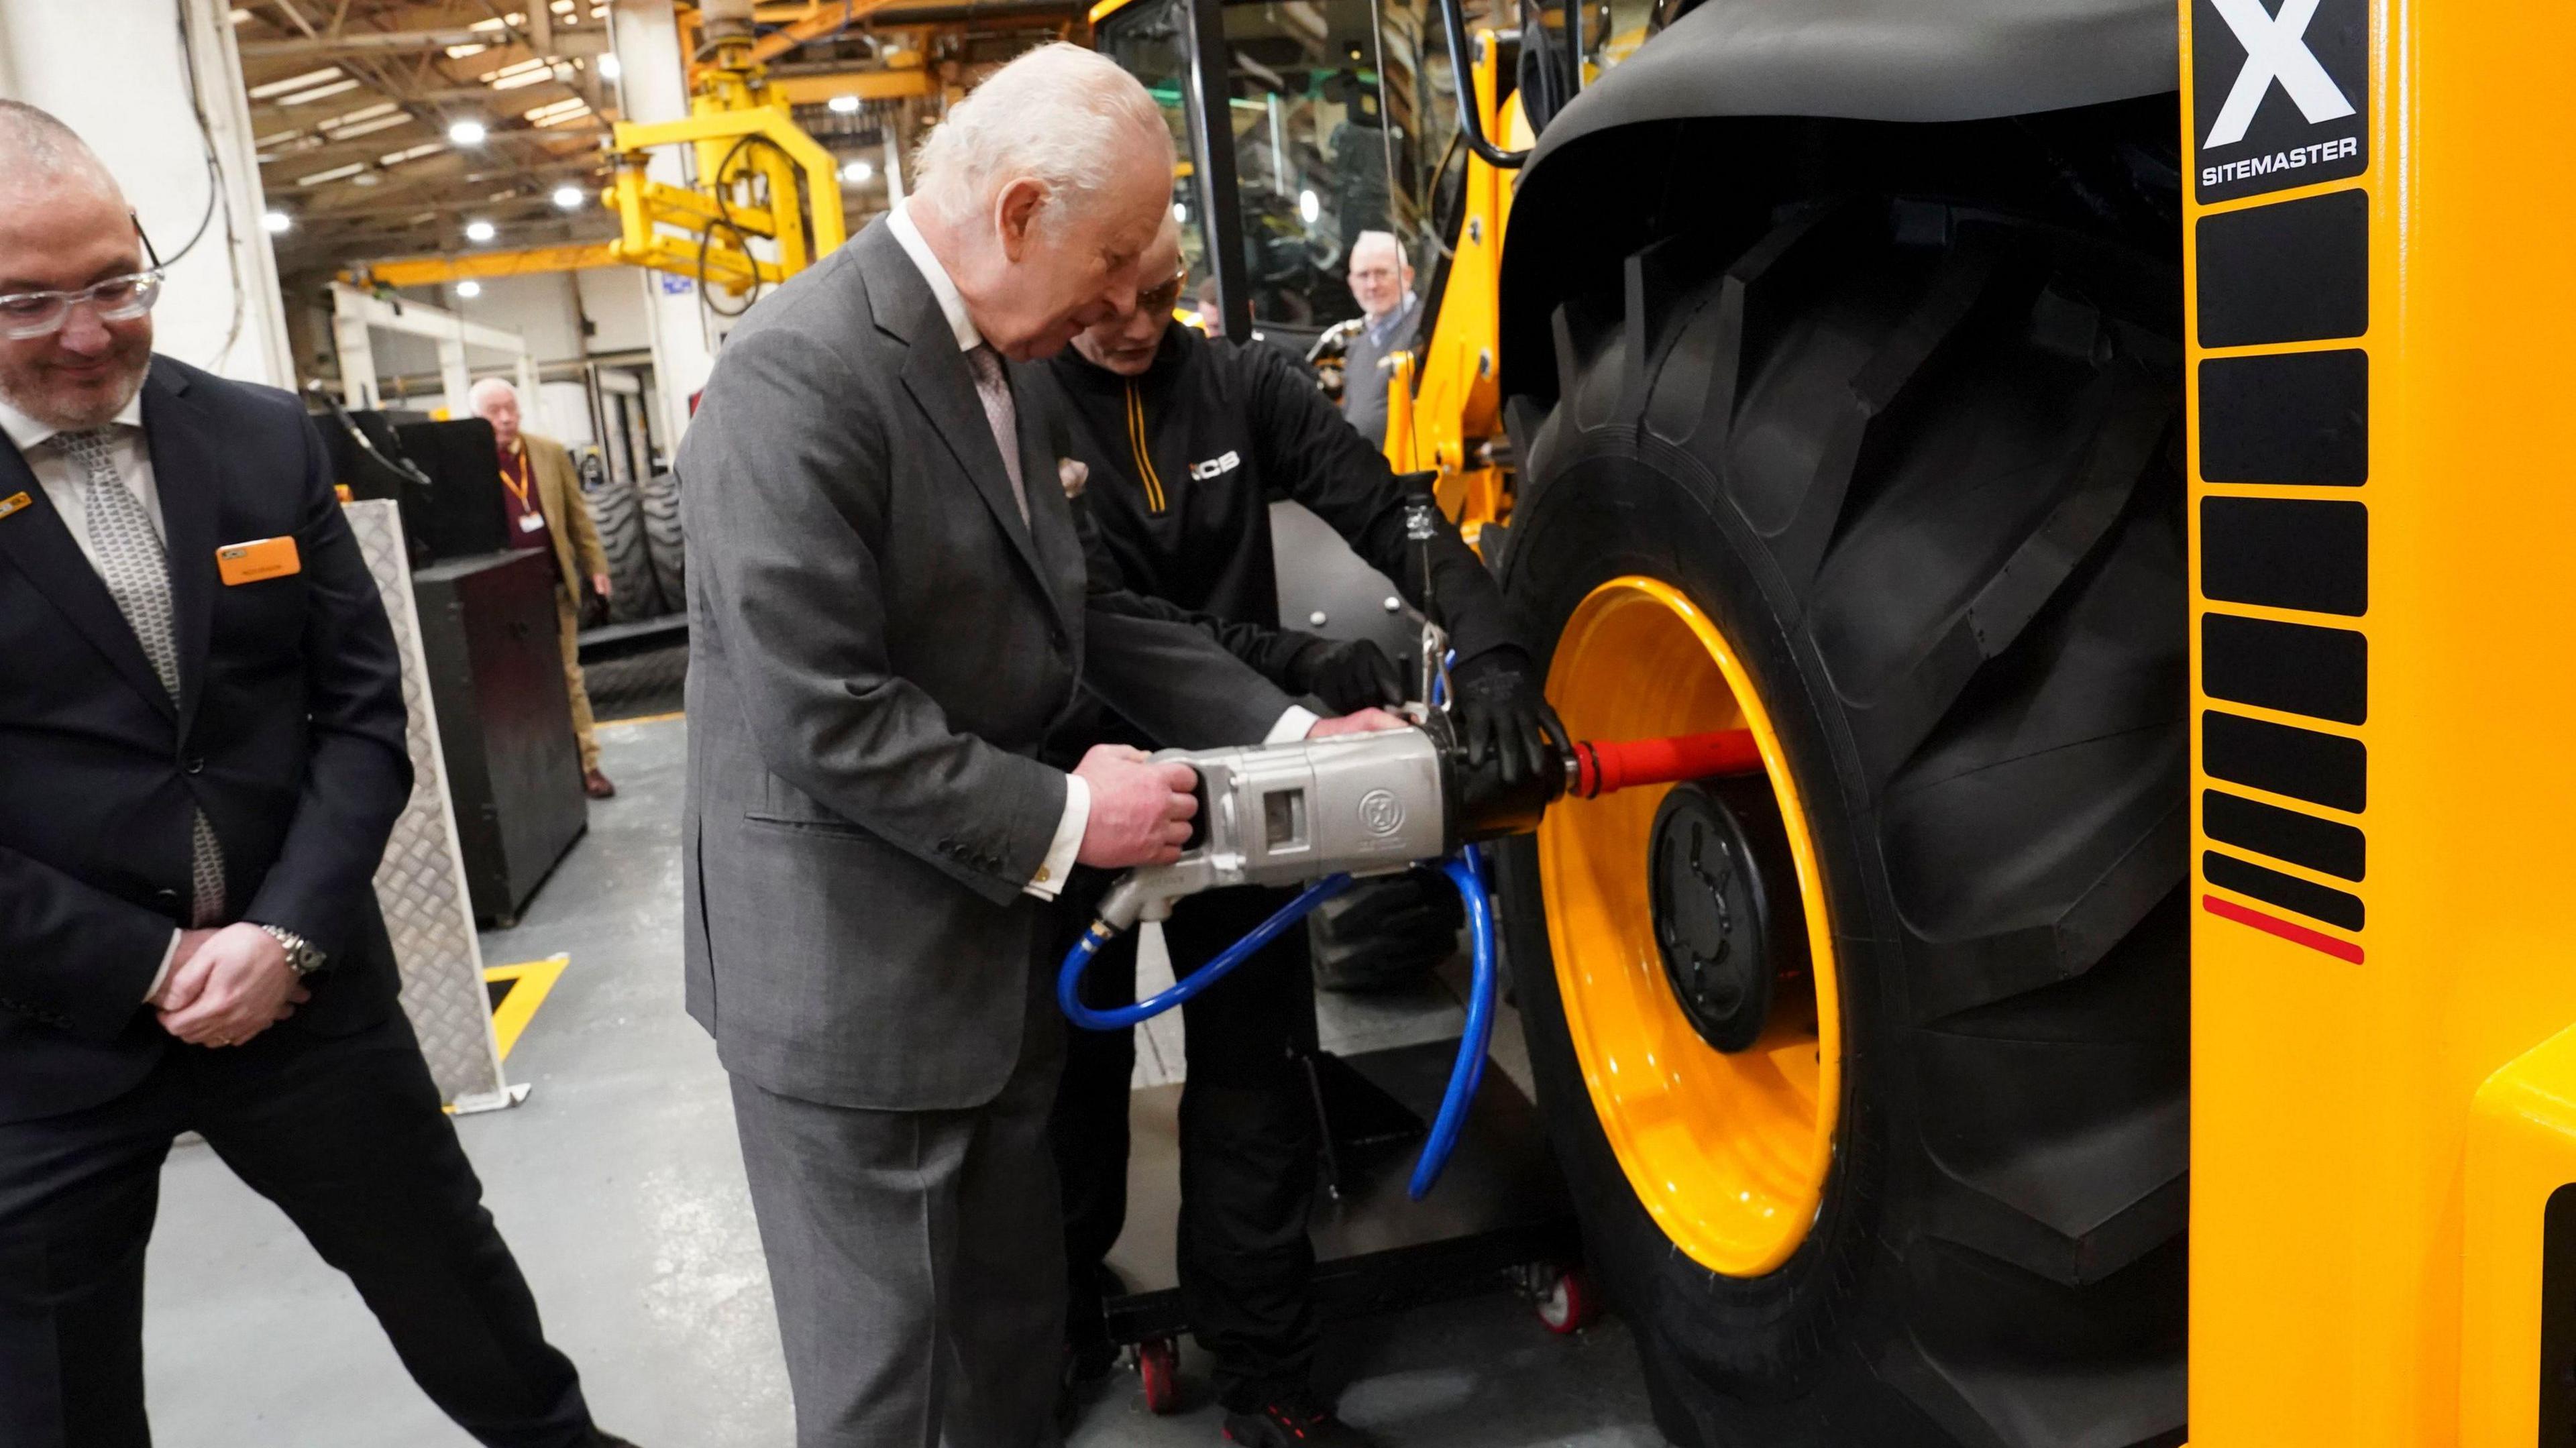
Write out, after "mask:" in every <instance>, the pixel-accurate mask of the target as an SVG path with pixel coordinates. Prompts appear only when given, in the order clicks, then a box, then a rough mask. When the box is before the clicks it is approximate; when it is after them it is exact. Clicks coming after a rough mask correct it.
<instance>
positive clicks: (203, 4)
mask: <svg viewBox="0 0 2576 1448" xmlns="http://www.w3.org/2000/svg"><path fill="white" fill-rule="evenodd" d="M231 14H232V12H231V6H230V5H229V4H226V3H223V0H183V3H182V4H180V5H179V6H178V7H177V8H176V9H175V10H174V8H173V4H172V0H79V3H77V4H75V3H69V0H60V3H57V0H11V3H0V57H5V64H0V95H5V96H8V97H10V98H11V99H15V100H23V101H26V102H28V103H30V104H32V105H37V106H42V107H43V108H44V109H46V110H48V111H50V112H52V113H53V114H54V115H56V116H58V117H60V118H61V119H62V121H63V123H64V124H66V125H68V126H70V127H71V128H72V129H73V130H75V131H78V132H79V133H80V135H81V138H82V139H83V140H85V141H87V142H88V143H89V145H90V148H91V149H92V150H94V151H96V152H98V154H99V158H100V159H101V160H103V161H105V162H106V163H107V168H108V170H109V171H110V172H112V173H114V175H115V176H116V179H117V182H118V184H120V185H121V186H123V187H124V189H125V194H126V197H127V198H128V199H129V200H130V201H132V202H133V204H134V208H135V212H136V214H137V215H138V216H139V217H140V218H141V219H142V222H143V228H144V230H145V232H146V233H148V234H149V235H150V236H151V238H152V242H153V245H154V246H156V247H157V248H159V249H160V252H161V255H162V256H163V258H165V259H168V258H171V257H173V256H175V255H176V254H177V253H178V252H179V250H180V248H182V247H183V246H187V245H188V241H189V238H190V236H191V235H192V234H194V233H196V232H197V228H198V223H199V220H200V218H203V220H204V222H205V231H204V234H203V235H202V236H200V237H198V239H197V241H196V244H195V245H194V246H193V247H189V249H188V251H187V254H186V256H185V257H184V258H181V259H179V260H178V261H176V263H175V264H174V265H173V266H172V267H171V270H170V284H169V287H168V289H167V290H166V291H165V292H164V293H163V295H162V298H161V304H160V306H159V307H158V308H157V309H156V310H155V311H154V313H153V329H154V333H155V338H154V342H155V346H156V347H157V348H158V350H160V351H162V352H165V353H167V354H169V355H171V356H173V357H177V358H179V359H180V360H182V361H186V362H193V363H196V364H197V365H199V366H201V367H206V368H208V369H210V370H212V371H215V372H219V373H222V374H224V375H225V376H228V377H238V378H242V379H244V380H247V381H252V382H265V383H268V384H270V385H272V386H278V387H293V386H294V385H295V364H294V357H293V354H292V352H291V350H290V348H289V346H288V343H287V340H286V309H285V307H284V305H283V304H282V302H281V301H280V299H279V294H278V287H277V266H276V262H275V259H274V258H273V257H272V256H271V254H270V252H269V246H268V233H267V232H266V231H264V230H262V229H261V227H260V214H261V212H262V210H263V209H264V204H263V201H262V194H261V191H260V179H259V160H258V157H257V156H256V155H255V154H254V153H253V151H252V148H251V135H250V108H249V101H248V99H247V98H246V97H245V96H244V95H243V92H242V81H241V58H240V54H239V52H238V51H237V50H236V48H235V46H234V42H233V27H232V18H231ZM183 25H184V26H185V35H186V45H185V46H184V47H183V46H182V43H181V35H182V29H181V27H182V26H183ZM192 81H193V85H192V84H191V82H192ZM192 94H193V96H194V98H195V99H194V101H193V102H192V100H191V96H192ZM201 113H202V124H201V123H200V115H201ZM209 152H211V153H212V155H213V158H214V166H213V167H212V168H211V174H210V168H209V167H208V165H207V157H208V154H209Z"/></svg>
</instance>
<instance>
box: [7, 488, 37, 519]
mask: <svg viewBox="0 0 2576 1448" xmlns="http://www.w3.org/2000/svg"><path fill="white" fill-rule="evenodd" d="M35 505H36V500H35V499H33V498H30V497H28V496H27V495H26V494H24V493H11V494H10V495H9V496H7V497H5V498H0V518H6V517H8V516H9V515H10V514H12V513H15V512H17V511H18V510H19V509H21V508H32V507H34V506H35Z"/></svg>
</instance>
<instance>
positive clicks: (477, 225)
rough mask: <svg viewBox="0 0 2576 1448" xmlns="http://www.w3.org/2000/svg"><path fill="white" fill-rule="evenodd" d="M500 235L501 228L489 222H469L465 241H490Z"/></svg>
mask: <svg viewBox="0 0 2576 1448" xmlns="http://www.w3.org/2000/svg"><path fill="white" fill-rule="evenodd" d="M500 234H501V233H500V228H498V227H496V226H494V225H493V224H492V223H490V222H488V221H469V222H467V223H465V239H466V240H467V241H490V240H491V239H492V238H493V237H495V236H498V235H500Z"/></svg>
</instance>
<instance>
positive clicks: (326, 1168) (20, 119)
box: [0, 101, 617, 1448]
mask: <svg viewBox="0 0 2576 1448" xmlns="http://www.w3.org/2000/svg"><path fill="white" fill-rule="evenodd" d="M140 242H141V235H140V231H139V228H137V226H136V225H135V222H134V219H133V214H132V213H131V212H130V211H129V210H128V209H127V208H126V205H125V202H124V200H123V198H122V197H121V195H120V194H119V193H118V191H117V187H116V183H115V182H114V181H113V180H112V179H111V178H110V177H109V176H108V175H107V173H106V171H105V169H104V168H103V167H102V166H101V165H100V164H99V162H98V159H97V158H96V157H95V156H94V155H92V154H91V153H90V152H89V150H88V148H87V147H85V146H83V145H82V144H81V142H80V140H79V138H78V137H76V136H74V135H73V134H72V133H71V132H70V131H69V130H67V129H65V128H64V127H63V125H62V124H61V123H60V122H59V121H56V120H54V119H53V118H52V117H51V116H48V115H46V114H45V113H43V112H41V111H38V110H35V109H34V108H32V107H28V106H23V105H19V104H17V103H15V102H8V101H0V430H5V431H6V433H7V435H8V439H9V445H8V446H6V447H0V660H5V661H6V663H5V666H0V1443H6V1444H9V1445H11V1448H128V1445H132V1448H142V1445H146V1444H148V1443H149V1442H150V1441H151V1433H150V1429H149V1427H148V1426H147V1425H146V1423H145V1421H144V1406H143V1405H144V1393H143V1348H142V1325H143V1324H142V1318H143V1258H144V1243H145V1240H146V1238H147V1237H149V1236H150V1234H151V1231H152V1223H153V1215H154V1209H155V1206H156V1202H157V1193H158V1187H159V1178H160V1170H161V1163H162V1160H163V1158H164V1157H165V1156H166V1155H167V1154H168V1152H169V1149H170V1144H171V1141H172V1140H173V1138H175V1137H176V1136H177V1135H178V1134H179V1133H180V1132H182V1131H189V1130H194V1131H197V1132H199V1133H202V1134H203V1135H204V1137H205V1139H206V1142H207V1143H208V1145H210V1146H212V1147H213V1148H214V1150H215V1152H216V1153H217V1154H218V1155H220V1156H221V1157H222V1158H223V1159H224V1161H225V1162H226V1164H228V1165H230V1166H231V1167H232V1168H233V1170H234V1171H235V1172H237V1173H238V1174H239V1175H240V1176H241V1177H242V1179H243V1180H244V1181H246V1182H248V1183H249V1184H250V1185H251V1187H252V1188H253V1189H255V1190H257V1191H258V1192H260V1193H261V1194H262V1195H264V1196H266V1197H268V1198H269V1199H270V1200H271V1201H274V1202H276V1203H277V1204H278V1206H280V1207H281V1208H283V1209H284V1210H285V1211H286V1213H287V1215H288V1216H289V1217H291V1218H292V1219H293V1220H294V1221H295V1223H296V1225H297V1226H298V1227H300V1228H301V1229H302V1230H303V1232H304V1234H305V1236H306V1237H307V1238H308V1239H309V1240H310V1241H311V1242H312V1243H313V1245H314V1247H315V1248H316V1249H317V1250H319V1251H320V1252H321V1254H322V1256H323V1258H324V1259H325V1260H326V1261H328V1262H330V1263H331V1265H333V1266H335V1267H337V1268H339V1269H340V1270H341V1271H343V1272H345V1273H347V1274H348V1275H349V1277H350V1279H351V1280H352V1281H353V1282H354V1283H355V1284H356V1285H357V1288H358V1290H359V1292H360V1293H361V1294H362V1295H363V1296H364V1297H365V1299H366V1301H367V1304H368V1306H369V1307H371V1308H373V1309H374V1311H375V1313H376V1316H377V1319H378V1320H379V1321H380V1322H382V1323H383V1324H384V1327H385V1330H386V1332H387V1334H388V1335H389V1336H390V1337H391V1338H392V1339H393V1344H394V1347H395V1350H396V1351H397V1352H398V1353H399V1354H400V1355H401V1357H402V1360H403V1362H404V1364H405V1366H407V1367H409V1368H410V1369H411V1372H412V1376H413V1377H414V1378H415V1379H416V1380H417V1381H418V1382H419V1383H420V1385H421V1386H422V1387H423V1388H424V1389H425V1390H427V1392H428V1393H429V1395H430V1397H431V1398H432V1399H433V1400H434V1401H435V1402H436V1403H437V1404H438V1405H439V1406H440V1407H441V1408H443V1409H445V1410H446V1412H447V1413H448V1414H449V1416H451V1417H453V1418H454V1419H455V1420H456V1421H457V1422H458V1423H459V1424H461V1425H463V1426H464V1427H465V1428H466V1430H467V1431H469V1432H471V1433H473V1434H474V1435H475V1436H476V1437H477V1438H479V1439H481V1440H482V1441H483V1442H484V1443H486V1444H491V1445H495V1448H575V1445H597V1444H602V1443H613V1442H615V1441H617V1440H614V1439H609V1438H606V1437H605V1436H604V1435H602V1434H600V1433H599V1432H598V1431H597V1430H596V1429H595V1428H593V1427H592V1425H591V1422H590V1414H589V1411H588V1409H587V1408H586V1407H584V1406H583V1403H582V1396H581V1388H580V1385H579V1382H578V1380H577V1378H576V1376H575V1374H574V1372H573V1368H572V1364H571V1363H570V1362H568V1361H566V1360H565V1358H564V1357H563V1355H562V1354H561V1353H558V1352H556V1351H555V1350H554V1349H553V1348H551V1347H549V1346H547V1344H546V1341H545V1338H544V1336H543V1334H542V1333H540V1331H539V1330H538V1325H537V1314H536V1304H535V1302H534V1301H533V1300H532V1299H531V1297H530V1295H529V1292H528V1287H527V1284H526V1282H525V1281H524V1280H522V1279H521V1277H520V1275H519V1270H518V1266H517V1264H516V1263H515V1262H513V1261H512V1260H511V1257H510V1252H509V1249H508V1248H507V1247H506V1246H505V1245H503V1243H502V1241H501V1238H500V1236H499V1234H498V1233H497V1232H495V1231H494V1229H493V1226H492V1219H491V1217H490V1216H489V1215H488V1214H486V1213H485V1212H484V1210H483V1207H482V1205H481V1196H482V1187H481V1184H480V1183H478V1182H477V1181H476V1180H475V1177H474V1172H473V1169H472V1167H471V1166H469V1165H468V1164H467V1162H466V1160H465V1156H464V1153H463V1152H462V1151H461V1150H460V1149H459V1147H458V1145H457V1140H456V1132H455V1130H454V1128H453V1127H452V1126H451V1125H450V1124H449V1123H448V1121H447V1119H446V1117H445V1116H444V1115H442V1114H441V1112H440V1109H439V1099H438V1092H437V1089H436V1088H435V1087H434V1086H433V1085H432V1084H431V1082H430V1078H429V1071H428V1067H427V1065H426V1064H425V1063H424V1062H423V1061H422V1060H421V1056H420V1050H419V1047H418V1045H417V1044H416V1043H415V1042H414V1040H413V1038H412V1034H411V1029H410V1026H409V1024H408V1022H407V1021H406V1020H405V1019H404V1017H403V1014H402V1012H401V1011H400V1010H399V1009H397V1008H396V1005H395V1002H394V993H395V988H396V985H397V980H396V977H395V969H394V960H393V948H392V945H391V942H390V941H389V940H388V939H387V937H386V933H385V925H384V920H383V917H382V916H381V915H380V914H379V913H378V911H377V907H376V900H375V893H374V887H373V875H374V872H375V867H376V862H377V860H378V858H379V857H380V856H381V855H382V854H383V852H384V846H385V840H386V837H387V836H388V835H389V834H390V833H391V831H392V828H393V822H394V820H395V818H396V816H397V815H399V814H400V813H401V810H402V807H403V804H404V802H405V801H406V800H407V799H408V798H409V797H410V791H411V768H410V762H409V756H408V753H407V751H406V748H405V744H404V715H403V702H402V691H401V682H400V674H399V664H398V661H397V658H396V655H395V652H394V644H393V637H392V633H391V630H389V629H388V628H387V626H386V623H385V615H384V610H383V607H382V606H381V604H380V603H379V602H378V600H377V596H376V588H375V584H374V583H373V581H372V580H371V579H370V577H369V575H368V572H367V568H366V564H365V562H364V560H363V559H361V558H360V556H359V553H358V547H357V543H356V541H355V539H354V538H353V537H352V536H351V534H350V532H349V527H348V524H347V522H346V521H345V520H344V519H343V518H342V517H341V516H340V509H339V505H338V503H337V501H336V500H335V498H334V496H333V494H332V489H331V479H330V477H329V475H328V474H327V472H326V471H325V466H326V464H325V461H324V453H323V450H322V444H321V439H320V438H319V437H318V436H317V435H316V434H315V432H314V430H313V427H312V425H311V424H310V423H309V422H308V421H306V419H305V417H304V414H303V409H302V407H301V406H300V405H299V404H298V403H297V402H296V401H295V399H294V398H293V397H291V396H289V395H288V394H286V393H282V392H276V391H272V390H270V389H267V388H261V387H250V386H244V385H242V384H239V383H234V382H228V381H225V380H223V379H221V378H218V377H214V376H211V375H209V374H207V373H204V372H200V371H198V370H197V369H195V368H193V367H188V366H184V365H182V364H180V363H177V362H174V361H171V360H170V359H168V358H163V357H155V356H153V355H152V321H151V312H150V307H151V304H152V301H153V299H154V298H155V296H156V295H157V294H158V291H159V287H160V277H159V275H158V273H157V270H154V269H149V268H147V264H146V260H145V249H144V248H143V246H142V245H141V244H140ZM281 1023H282V1024H281Z"/></svg>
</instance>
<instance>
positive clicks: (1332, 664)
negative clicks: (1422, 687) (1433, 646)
mask: <svg viewBox="0 0 2576 1448" xmlns="http://www.w3.org/2000/svg"><path fill="white" fill-rule="evenodd" d="M1284 682H1285V683H1286V684H1287V685H1288V687H1289V688H1290V689H1291V690H1293V691H1295V692H1297V693H1300V694H1312V695H1314V696H1315V697H1316V698H1318V699H1321V700H1323V701H1324V702H1325V704H1327V705H1329V706H1330V707H1332V708H1333V709H1336V710H1338V711H1340V712H1342V713H1345V714H1347V713H1349V712H1350V711H1352V710H1354V709H1366V708H1369V707H1371V706H1373V705H1378V704H1387V705H1394V704H1401V703H1403V702H1404V676H1403V675H1402V674H1400V673H1398V672H1396V667H1395V660H1393V659H1390V658H1388V657H1387V656H1386V650H1384V649H1382V648H1379V647H1378V646H1377V645H1376V644H1375V643H1373V642H1371V641H1369V640H1367V639H1317V640H1315V641H1314V642H1313V643H1310V644H1308V645H1306V646H1305V647H1304V648H1301V649H1299V650H1298V651H1297V653H1296V656H1295V657H1294V658H1291V659H1290V660H1289V661H1288V677H1287V679H1286V680H1285V681H1284Z"/></svg>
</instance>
